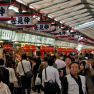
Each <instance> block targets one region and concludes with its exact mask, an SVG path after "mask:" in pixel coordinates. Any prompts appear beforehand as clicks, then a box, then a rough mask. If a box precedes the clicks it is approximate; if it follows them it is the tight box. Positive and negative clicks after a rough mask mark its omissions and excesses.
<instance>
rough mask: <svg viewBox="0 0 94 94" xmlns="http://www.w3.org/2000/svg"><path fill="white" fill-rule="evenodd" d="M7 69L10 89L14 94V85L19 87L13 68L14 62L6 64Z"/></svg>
mask: <svg viewBox="0 0 94 94" xmlns="http://www.w3.org/2000/svg"><path fill="white" fill-rule="evenodd" d="M6 67H7V69H8V70H9V89H10V91H11V94H13V89H14V85H15V86H17V85H18V83H17V79H16V76H15V72H14V69H13V68H12V62H11V61H8V62H7V64H6Z"/></svg>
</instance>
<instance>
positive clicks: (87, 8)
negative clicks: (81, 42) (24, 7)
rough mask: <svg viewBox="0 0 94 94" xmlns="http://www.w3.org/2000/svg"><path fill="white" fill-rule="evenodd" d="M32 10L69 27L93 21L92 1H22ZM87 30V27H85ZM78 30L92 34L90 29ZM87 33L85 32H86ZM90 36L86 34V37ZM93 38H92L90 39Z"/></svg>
mask: <svg viewBox="0 0 94 94" xmlns="http://www.w3.org/2000/svg"><path fill="white" fill-rule="evenodd" d="M23 1H24V2H26V3H27V4H28V5H29V6H31V7H32V8H35V9H36V10H38V11H40V12H43V13H45V14H46V16H48V17H51V18H54V19H55V20H56V21H60V22H61V23H64V24H66V25H69V26H70V27H74V28H75V27H77V26H78V27H79V25H80V26H81V25H82V24H84V23H87V22H92V21H93V20H94V0H23ZM87 28H88V27H87ZM87 28H82V29H78V30H80V31H81V32H82V33H84V34H86V35H87V32H92V33H93V30H94V29H93V25H92V26H91V28H88V30H87ZM86 31H87V32H86ZM91 35H92V34H90V33H88V36H90V37H92V36H91ZM92 38H93V37H92Z"/></svg>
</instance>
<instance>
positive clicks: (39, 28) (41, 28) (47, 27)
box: [33, 24, 51, 31]
mask: <svg viewBox="0 0 94 94" xmlns="http://www.w3.org/2000/svg"><path fill="white" fill-rule="evenodd" d="M36 25H37V27H33V30H37V31H51V30H50V26H51V24H36Z"/></svg>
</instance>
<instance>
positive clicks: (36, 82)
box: [35, 75, 41, 85]
mask: <svg viewBox="0 0 94 94" xmlns="http://www.w3.org/2000/svg"><path fill="white" fill-rule="evenodd" d="M35 85H41V79H40V78H39V77H38V75H37V77H36V80H35Z"/></svg>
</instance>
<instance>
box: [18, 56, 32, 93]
mask: <svg viewBox="0 0 94 94" xmlns="http://www.w3.org/2000/svg"><path fill="white" fill-rule="evenodd" d="M21 58H22V61H21V62H19V63H18V66H17V72H18V73H19V75H21V81H22V92H23V94H25V89H27V94H30V92H31V81H30V78H27V77H26V76H25V74H24V71H25V73H26V72H28V71H31V65H30V62H29V61H27V60H26V59H27V56H26V54H22V56H21ZM22 64H23V67H22ZM23 68H24V70H23Z"/></svg>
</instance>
